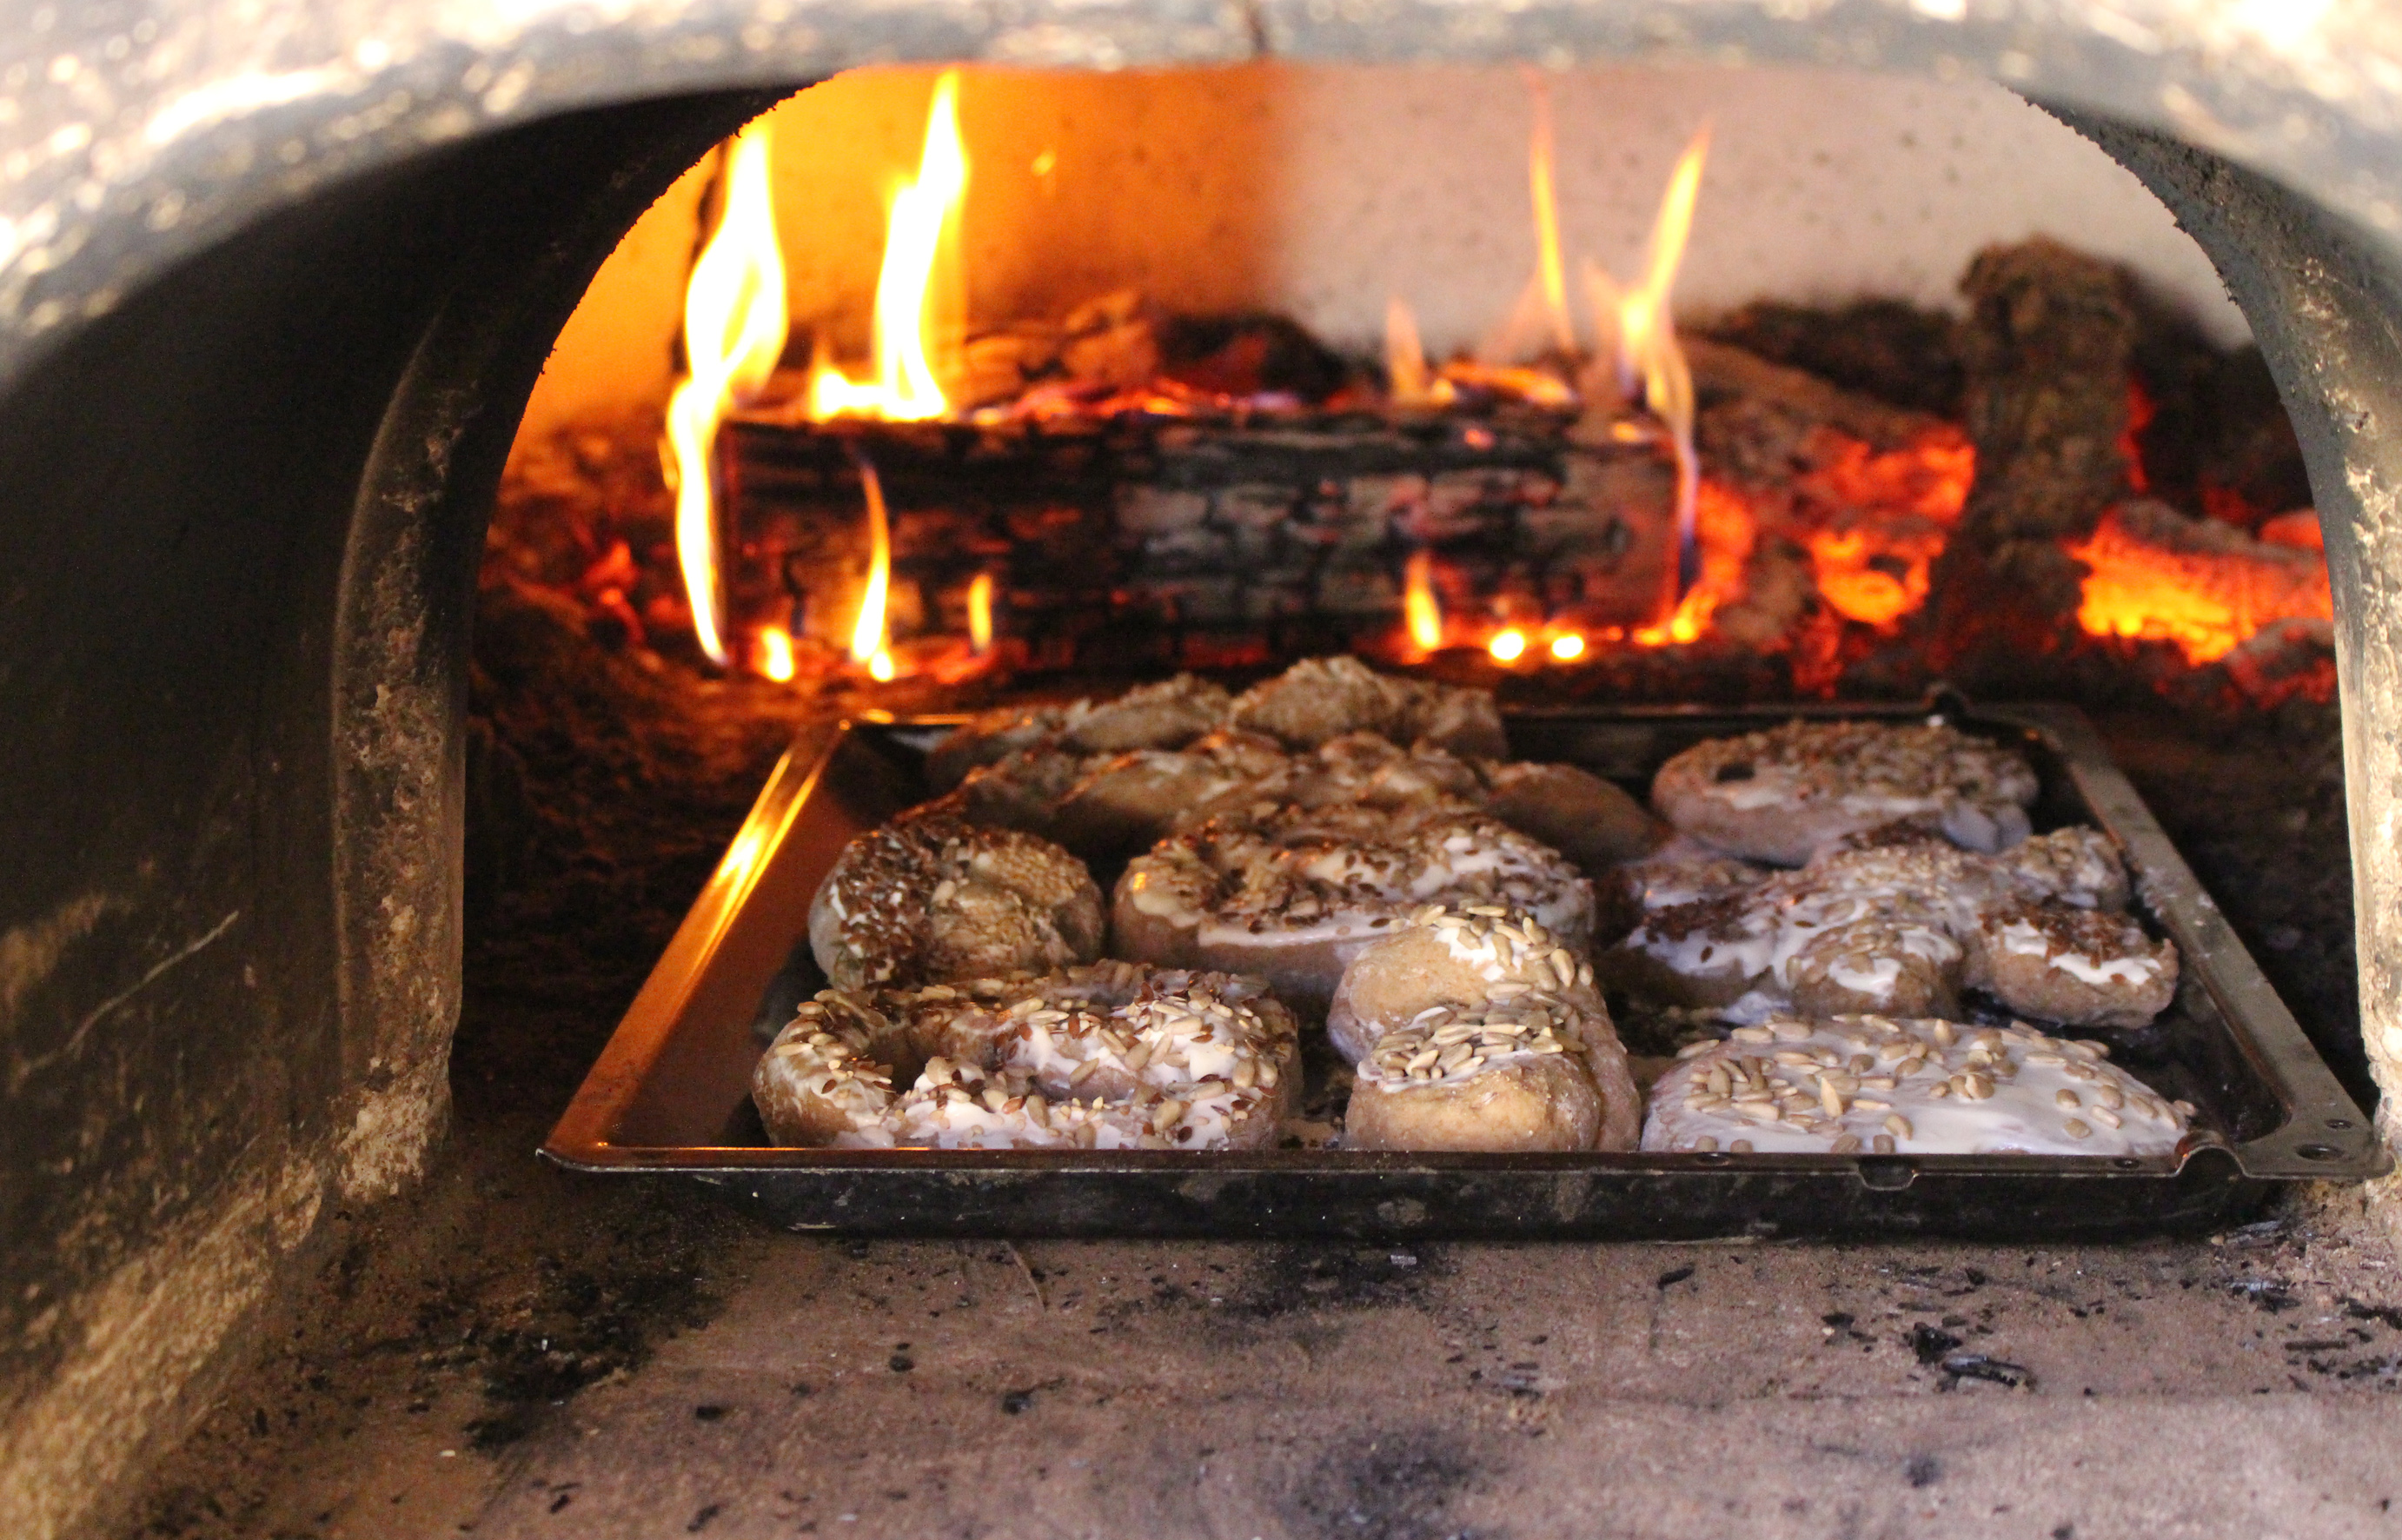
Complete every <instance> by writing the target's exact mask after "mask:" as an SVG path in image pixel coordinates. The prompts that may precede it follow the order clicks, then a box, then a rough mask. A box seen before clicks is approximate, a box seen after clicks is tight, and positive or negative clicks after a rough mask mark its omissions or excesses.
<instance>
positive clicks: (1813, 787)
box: [1651, 721, 2038, 867]
mask: <svg viewBox="0 0 2402 1540" xmlns="http://www.w3.org/2000/svg"><path fill="white" fill-rule="evenodd" d="M2037 789H2038V788H2037V785H2036V778H2035V772H2034V770H2031V769H2029V768H2028V766H2027V763H2026V761H2025V760H2024V759H2022V758H2021V757H2020V756H2018V755H2017V754H2016V753H2014V752H2012V751H2010V750H2009V749H2007V748H2004V747H2002V746H2000V745H1999V744H1995V743H1992V742H1987V741H1986V740H1984V739H1981V738H1973V737H1970V736H1968V735H1967V734H1965V733H1961V732H1957V731H1955V730H1953V728H1948V727H1944V726H1942V725H1940V724H1938V723H1926V724H1922V725H1914V726H1908V727H1900V726H1889V725H1886V724H1884V723H1877V722H1800V721H1796V722H1790V723H1788V724H1787V725H1785V726H1784V727H1781V728H1770V729H1768V730H1766V731H1764V732H1754V733H1746V734H1745V735H1744V736H1742V737H1740V738H1716V739H1712V740H1710V741H1709V742H1705V743H1697V744H1695V745H1694V746H1693V747H1691V748H1690V749H1687V750H1686V751H1685V752H1684V753H1682V754H1679V755H1677V756H1676V757H1675V758H1673V759H1671V760H1669V761H1668V762H1667V763H1666V764H1665V765H1663V766H1662V767H1660V772H1659V774H1658V775H1657V776H1656V777H1655V778H1654V779H1653V781H1652V783H1651V801H1652V804H1653V806H1655V807H1657V808H1658V809H1659V810H1660V812H1661V813H1662V815H1663V816H1664V817H1665V818H1666V819H1667V820H1668V821H1669V822H1670V823H1671V824H1674V825H1676V826H1677V828H1679V829H1681V830H1683V831H1684V832H1685V833H1687V834H1692V835H1698V836H1699V837H1701V838H1702V839H1706V840H1708V841H1709V842H1710V843H1711V844H1713V845H1715V846H1717V847H1718V848H1719V849H1720V850H1723V851H1726V852H1729V853H1732V854H1735V855H1742V856H1748V857H1750V858H1751V859H1753V860H1756V861H1773V862H1775V863H1776V864H1778V865H1780V866H1788V867H1798V866H1800V865H1802V863H1803V862H1805V861H1807V860H1809V859H1810V857H1811V856H1812V855H1814V854H1815V853H1817V852H1818V851H1820V850H1822V849H1824V848H1826V847H1827V846H1829V845H1831V844H1833V843H1834V842H1836V841H1837V840H1840V839H1843V838H1844V837H1845V836H1847V835H1852V834H1857V833H1860V832H1862V831H1864V830H1868V829H1872V828H1875V827H1877V826H1878V825H1883V824H1887V823H1891V822H1892V821H1894V820H1896V819H1907V818H1912V817H1920V816H1923V817H1927V818H1930V819H1933V820H1935V821H1936V822H1937V823H1939V824H1940V826H1941V828H1942V830H1943V832H1944V833H1945V834H1946V835H1948V836H1949V837H1950V838H1951V839H1953V840H1954V841H1955V842H1957V843H1959V844H1961V845H1963V846H1966V847H1967V848H1969V849H1971V850H1977V851H1982V852H1986V853H1993V852H1996V851H2002V850H2007V849H2008V848H2009V847H2010V846H2012V845H2015V844H2017V843H2018V842H2019V841H2020V840H2021V839H2025V838H2026V835H2027V830H2028V824H2027V816H2026V809H2027V807H2028V805H2029V804H2031V803H2033V802H2034V800H2035V798H2036V790H2037Z"/></svg>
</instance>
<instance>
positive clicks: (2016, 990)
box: [1969, 903, 2177, 1027]
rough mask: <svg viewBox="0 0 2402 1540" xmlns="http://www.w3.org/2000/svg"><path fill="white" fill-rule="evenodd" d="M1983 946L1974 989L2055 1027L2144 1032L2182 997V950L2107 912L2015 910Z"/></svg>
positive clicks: (1994, 922) (1986, 935)
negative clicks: (2068, 1023)
mask: <svg viewBox="0 0 2402 1540" xmlns="http://www.w3.org/2000/svg"><path fill="white" fill-rule="evenodd" d="M1978 943H1979V944H1978V946H1977V947H1976V949H1975V951H1974V953H1973V961H1972V963H1971V966H1970V977H1969V982H1970V983H1972V984H1974V985H1975V986H1977V987H1978V988H1980V989H1984V990H1987V991H1990V992H1992V993H1994V994H1995V995H1997V996H1998V997H2000V998H2001V999H2002V1000H2004V1001H2007V1002H2008V1003H2009V1006H2010V1008H2011V1009H2013V1010H2019V1011H2024V1012H2025V1013H2026V1014H2028V1015H2029V1016H2036V1017H2041V1018H2043V1019H2044V1020H2048V1021H2075V1022H2078V1023H2079V1024H2081V1025H2084V1026H2092V1027H2140V1026H2143V1025H2145V1024H2146V1023H2147V1022H2148V1021H2150V1020H2151V1019H2152V1018H2153V1017H2155V1016H2158V1015H2159V1014H2160V1012H2162V1011H2164V1010H2166V1009H2168V1007H2169V1002H2170V1001H2172V1000H2174V998H2175V997H2176V981H2177V951H2176V944H2175V943H2174V942H2173V941H2168V940H2161V941H2157V942H2156V941H2154V940H2153V939H2152V938H2151V937H2150V936H2146V935H2145V934H2144V928H2143V927H2142V926H2141V925H2138V924H2136V923H2134V922H2133V920H2130V919H2129V918H2127V916H2125V915H2123V914H2114V913H2111V912H2110V911H2108V910H2106V909H2071V908H2069V907H2068V906H2067V905H2065V904H2032V903H2029V904H2019V905H2015V906H2013V907H2011V908H2009V909H2004V910H2002V911H2001V912H1999V913H1996V914H1995V915H1992V916H1990V917H1989V918H1988V919H1987V921H1986V923H1985V924H1984V925H1983V927H1982V928H1981V930H1980V932H1979V934H1978Z"/></svg>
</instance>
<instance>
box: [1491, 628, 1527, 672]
mask: <svg viewBox="0 0 2402 1540" xmlns="http://www.w3.org/2000/svg"><path fill="white" fill-rule="evenodd" d="M1484 650H1485V651H1487V652H1489V653H1491V654H1492V655H1493V660H1494V661H1495V662H1497V663H1514V662H1516V661H1517V660H1518V659H1521V658H1524V657H1525V655H1526V633H1525V631H1519V630H1517V629H1516V628H1515V627H1512V629H1510V630H1508V631H1496V632H1495V633H1494V636H1493V640H1492V641H1490V642H1487V643H1485V644H1484Z"/></svg>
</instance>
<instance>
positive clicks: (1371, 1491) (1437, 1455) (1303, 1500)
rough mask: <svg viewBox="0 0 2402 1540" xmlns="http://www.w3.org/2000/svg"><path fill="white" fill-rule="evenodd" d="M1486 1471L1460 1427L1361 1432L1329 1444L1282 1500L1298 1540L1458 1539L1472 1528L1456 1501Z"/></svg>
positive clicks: (1289, 1527)
mask: <svg viewBox="0 0 2402 1540" xmlns="http://www.w3.org/2000/svg"><path fill="white" fill-rule="evenodd" d="M1485 1474H1486V1473H1485V1472H1484V1470H1483V1469H1482V1468H1481V1467H1480V1466H1479V1465H1478V1464H1477V1463H1476V1461H1475V1460H1474V1459H1473V1458H1471V1457H1470V1454H1469V1453H1468V1451H1466V1450H1463V1449H1462V1448H1461V1446H1460V1440H1459V1436H1458V1435H1457V1433H1456V1430H1444V1429H1435V1428H1425V1429H1414V1430H1408V1431H1403V1432H1389V1433H1380V1434H1376V1435H1374V1436H1365V1437H1361V1436H1354V1437H1352V1438H1350V1439H1348V1440H1346V1441H1345V1442H1343V1443H1341V1444H1338V1445H1336V1446H1335V1447H1334V1448H1332V1449H1330V1450H1327V1451H1326V1453H1325V1454H1324V1455H1323V1456H1321V1457H1320V1458H1319V1459H1318V1461H1317V1463H1316V1464H1313V1465H1312V1466H1311V1467H1310V1468H1309V1471H1308V1473H1307V1475H1305V1477H1304V1478H1302V1480H1301V1481H1300V1482H1299V1483H1298V1484H1297V1485H1296V1486H1295V1487H1294V1489H1293V1490H1292V1491H1291V1493H1290V1494H1289V1495H1288V1496H1287V1497H1286V1499H1285V1501H1284V1502H1283V1503H1282V1504H1281V1507H1282V1508H1283V1510H1284V1518H1285V1522H1286V1530H1287V1533H1290V1534H1291V1535H1293V1536H1295V1537H1296V1540H1306V1537H1311V1536H1329V1537H1332V1536H1342V1537H1343V1540H1451V1537H1454V1536H1461V1535H1466V1534H1467V1533H1470V1532H1469V1531H1467V1530H1466V1529H1465V1528H1464V1527H1463V1526H1462V1525H1461V1524H1460V1522H1459V1521H1458V1519H1457V1517H1456V1514H1455V1513H1454V1511H1453V1508H1454V1505H1455V1504H1456V1502H1457V1501H1458V1499H1459V1498H1461V1497H1463V1496H1465V1495H1466V1494H1468V1493H1469V1492H1470V1491H1472V1490H1474V1489H1475V1488H1476V1487H1477V1486H1478V1485H1480V1484H1481V1483H1482V1481H1483V1480H1484V1477H1485Z"/></svg>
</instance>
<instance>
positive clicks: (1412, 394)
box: [1385, 294, 1459, 407]
mask: <svg viewBox="0 0 2402 1540" xmlns="http://www.w3.org/2000/svg"><path fill="white" fill-rule="evenodd" d="M1385 378H1386V382H1387V385H1388V386H1389V387H1390V390H1391V395H1392V399H1393V404H1394V405H1396V406H1402V407H1439V406H1443V405H1445V404H1446V403H1448V402H1450V401H1451V400H1453V399H1454V398H1455V397H1456V396H1457V395H1458V394H1459V393H1458V392H1457V391H1456V390H1454V389H1453V388H1452V383H1451V382H1450V381H1448V380H1445V379H1443V378H1442V377H1441V376H1440V375H1435V374H1432V373H1430V372H1429V370H1428V368H1427V356H1426V344H1425V343H1424V342H1422V341H1420V340H1418V318H1417V315H1416V312H1414V311H1412V310H1411V309H1410V305H1409V301H1408V300H1406V299H1403V298H1401V296H1400V295H1398V294H1396V295H1394V296H1392V297H1391V298H1388V299H1387V300H1386V301H1385Z"/></svg>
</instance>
